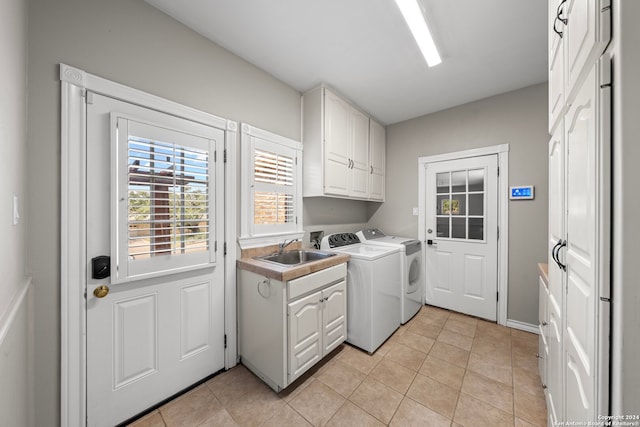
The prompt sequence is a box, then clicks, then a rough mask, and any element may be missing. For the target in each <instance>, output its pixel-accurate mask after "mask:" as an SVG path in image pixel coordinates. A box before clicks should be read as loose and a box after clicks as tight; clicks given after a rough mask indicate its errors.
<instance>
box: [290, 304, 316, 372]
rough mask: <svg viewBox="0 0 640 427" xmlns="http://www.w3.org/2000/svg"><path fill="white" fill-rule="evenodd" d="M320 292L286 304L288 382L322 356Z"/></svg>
mask: <svg viewBox="0 0 640 427" xmlns="http://www.w3.org/2000/svg"><path fill="white" fill-rule="evenodd" d="M321 308H322V293H321V292H316V293H314V294H311V295H309V296H307V297H304V298H301V299H299V300H296V301H294V302H291V303H289V304H288V307H287V309H288V315H289V337H288V342H289V383H291V382H292V381H293V380H294V379H295V378H297V377H299V376H300V375H301V374H302V373H303V372H305V371H306V370H307V369H309V368H310V367H311V366H313V365H314V364H315V363H316V362H317V361H318V360H320V358H321V357H322V344H321V339H322V335H321V332H322V312H321Z"/></svg>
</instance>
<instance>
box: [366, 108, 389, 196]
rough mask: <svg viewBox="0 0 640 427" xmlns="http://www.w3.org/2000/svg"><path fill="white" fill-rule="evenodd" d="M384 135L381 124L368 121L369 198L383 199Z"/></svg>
mask: <svg viewBox="0 0 640 427" xmlns="http://www.w3.org/2000/svg"><path fill="white" fill-rule="evenodd" d="M385 158H386V136H385V130H384V127H383V126H382V125H380V124H379V123H376V122H375V121H373V120H370V121H369V200H375V201H380V202H383V201H384V178H385V176H384V173H385V172H384V170H385Z"/></svg>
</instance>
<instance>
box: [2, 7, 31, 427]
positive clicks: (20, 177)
mask: <svg viewBox="0 0 640 427" xmlns="http://www.w3.org/2000/svg"><path fill="white" fill-rule="evenodd" d="M27 41H28V25H27V0H3V1H2V2H0V58H2V67H0V150H2V160H3V164H2V167H1V168H0V182H1V183H2V185H0V236H2V244H1V245H0V272H2V280H1V281H0V424H2V425H7V426H9V425H11V426H31V425H33V416H32V414H33V412H32V411H33V402H32V401H33V399H32V394H31V393H32V391H33V384H32V373H33V363H32V359H31V356H32V352H31V348H32V347H31V345H32V334H31V333H30V328H31V326H32V324H33V322H32V319H33V317H32V316H33V312H32V311H31V310H30V306H29V295H30V294H29V293H27V286H28V279H27V278H26V277H25V264H26V261H25V260H26V245H25V240H26V230H27V227H26V224H27V216H28V215H27V204H26V197H27V194H26V190H27V180H28V175H27V95H26V93H27V59H28V56H27ZM14 195H15V196H18V200H19V203H18V207H19V210H20V222H19V223H18V224H17V225H13V206H12V205H13V196H14Z"/></svg>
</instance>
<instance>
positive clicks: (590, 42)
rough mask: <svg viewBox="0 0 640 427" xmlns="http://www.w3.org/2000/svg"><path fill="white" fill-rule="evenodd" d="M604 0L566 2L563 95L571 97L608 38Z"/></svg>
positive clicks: (609, 31) (606, 2)
mask: <svg viewBox="0 0 640 427" xmlns="http://www.w3.org/2000/svg"><path fill="white" fill-rule="evenodd" d="M608 3H609V1H607V0H567V1H566V5H565V6H564V7H565V8H566V9H565V11H564V15H565V16H566V18H567V25H566V27H565V30H564V36H563V38H564V39H565V47H564V48H565V54H566V58H567V62H566V67H567V69H566V74H565V75H566V88H567V89H566V93H567V94H569V96H570V97H571V98H573V94H574V93H575V91H576V90H578V89H579V87H578V85H579V84H580V80H581V77H583V76H586V74H587V73H588V71H589V69H590V68H591V66H592V65H593V64H595V62H596V60H597V58H598V57H599V56H600V55H601V54H602V53H603V51H604V48H605V47H606V45H607V44H608V42H609V39H610V37H611V29H610V25H611V23H610V19H611V17H610V10H609V8H608V7H605V6H608Z"/></svg>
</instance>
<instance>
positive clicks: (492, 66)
mask: <svg viewBox="0 0 640 427" xmlns="http://www.w3.org/2000/svg"><path fill="white" fill-rule="evenodd" d="M146 1H147V3H149V4H151V5H153V6H155V7H157V8H158V9H160V10H162V11H164V12H165V13H167V14H168V15H170V16H172V17H174V18H175V19H177V20H178V21H180V22H182V23H184V24H185V25H187V26H188V27H190V28H192V29H193V30H195V31H197V32H198V33H200V34H202V35H204V36H205V37H207V38H209V39H211V40H212V41H214V42H215V43H217V44H218V45H220V46H222V47H224V48H226V49H228V50H229V51H231V52H233V53H235V54H236V55H238V56H240V57H242V58H244V59H245V60H247V61H248V62H250V63H252V64H254V65H256V66H257V67H259V68H261V69H262V70H265V71H266V72H268V73H270V74H272V75H273V76H275V77H276V78H278V79H280V80H281V81H283V82H285V83H287V84H288V85H290V86H292V87H294V88H295V89H297V90H299V91H300V92H304V91H306V90H309V89H311V88H313V87H314V86H317V85H318V84H320V83H325V84H327V85H329V86H330V87H333V88H334V89H336V90H337V91H338V92H339V93H341V94H343V95H344V96H346V97H347V98H349V99H350V100H351V101H353V102H354V103H355V104H356V105H358V106H359V107H360V108H362V109H364V110H365V111H366V112H368V113H369V114H371V115H372V116H373V117H375V118H377V119H378V120H380V121H381V122H382V123H383V124H385V125H388V124H392V123H396V122H400V121H403V120H407V119H410V118H413V117H418V116H421V115H424V114H428V113H432V112H435V111H439V110H443V109H446V108H450V107H453V106H456V105H461V104H464V103H467V102H470V101H474V100H478V99H482V98H486V97H488V96H492V95H496V94H499V93H504V92H508V91H511V90H514V89H518V88H522V87H525V86H530V85H533V84H536V83H541V82H544V81H546V80H547V53H546V52H547V49H546V46H547V33H546V28H547V25H546V21H547V1H543V0H421V1H422V4H423V6H424V10H425V15H426V17H427V19H428V22H429V24H430V27H431V31H432V33H433V34H434V38H435V40H436V45H437V46H438V49H439V50H440V53H441V55H442V57H443V62H442V64H440V65H438V66H436V67H433V68H428V67H427V65H426V63H425V61H424V58H423V57H422V55H421V53H420V51H419V49H418V47H417V45H416V43H415V41H414V40H413V38H412V36H411V33H410V32H409V29H408V28H407V26H406V25H405V23H404V20H403V18H402V15H401V14H400V11H399V10H398V8H397V7H396V4H395V2H394V0H275V1H266V0H262V1H261V0H226V1H211V0H181V1H175V0H146Z"/></svg>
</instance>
